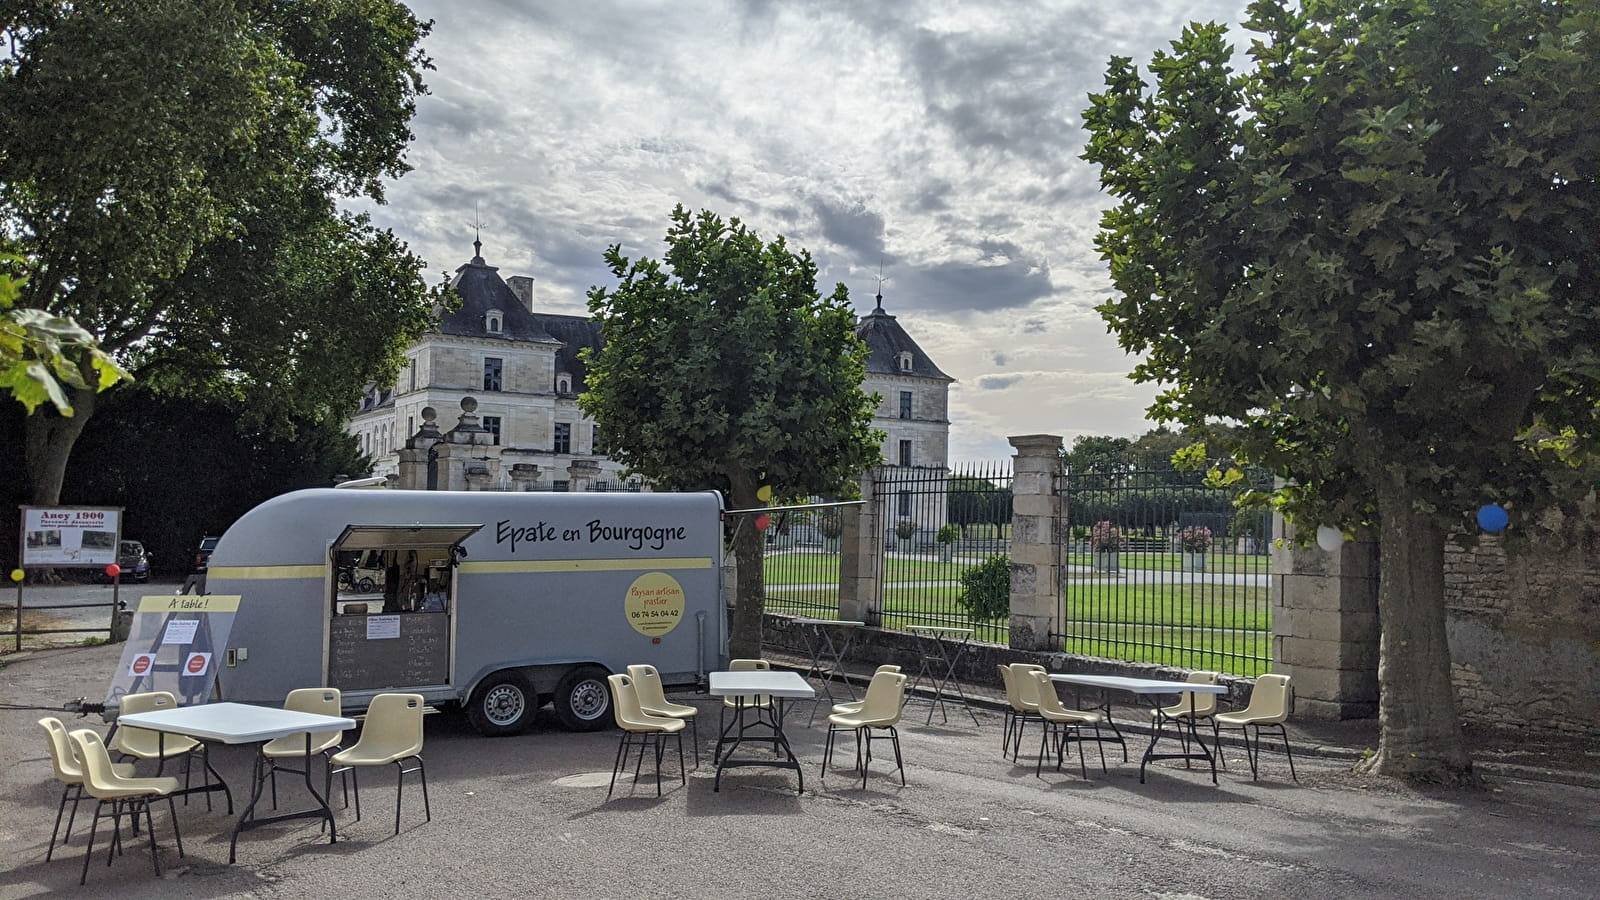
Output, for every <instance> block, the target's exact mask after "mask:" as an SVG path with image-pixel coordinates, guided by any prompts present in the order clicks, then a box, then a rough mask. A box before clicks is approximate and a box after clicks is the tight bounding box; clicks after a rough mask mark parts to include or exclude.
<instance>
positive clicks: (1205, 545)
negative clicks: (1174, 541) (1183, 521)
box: [1178, 525, 1211, 553]
mask: <svg viewBox="0 0 1600 900" xmlns="http://www.w3.org/2000/svg"><path fill="white" fill-rule="evenodd" d="M1178 541H1179V543H1181V544H1182V545H1183V552H1185V553H1204V552H1206V551H1207V550H1210V549H1211V529H1209V528H1207V527H1205V526H1204V525H1190V526H1189V527H1188V528H1185V529H1184V530H1182V531H1180V532H1178Z"/></svg>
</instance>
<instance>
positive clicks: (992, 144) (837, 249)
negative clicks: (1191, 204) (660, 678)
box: [359, 0, 1248, 463]
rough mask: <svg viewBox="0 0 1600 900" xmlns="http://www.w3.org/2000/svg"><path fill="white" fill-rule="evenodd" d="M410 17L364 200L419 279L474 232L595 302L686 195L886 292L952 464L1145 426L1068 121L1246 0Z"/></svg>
mask: <svg viewBox="0 0 1600 900" xmlns="http://www.w3.org/2000/svg"><path fill="white" fill-rule="evenodd" d="M409 5H410V6H411V7H412V9H413V11H414V12H415V13H416V15H417V16H418V17H419V18H423V19H433V20H434V27H433V32H432V34H431V35H430V36H429V37H428V38H427V39H426V40H425V42H424V44H423V48H424V50H425V52H426V53H427V54H428V55H429V56H430V57H431V58H432V60H433V65H434V67H435V69H434V71H431V72H427V73H426V76H425V77H426V81H427V84H428V88H429V92H430V93H429V94H428V95H427V96H424V97H422V98H420V99H419V101H418V105H417V116H416V118H415V120H414V121H413V123H412V129H413V131H414V132H415V135H416V139H415V141H414V142H413V144H412V145H411V148H410V149H409V151H408V154H407V161H408V163H409V164H410V165H411V166H412V171H411V172H410V173H408V174H406V175H405V176H404V177H403V178H401V179H399V180H398V181H395V182H392V183H390V184H389V185H388V186H387V187H386V200H387V202H386V204H384V205H381V206H374V205H370V204H368V205H362V206H360V207H359V208H360V209H361V210H362V211H366V212H369V213H371V214H372V216H373V219H374V222H375V223H376V224H377V225H379V226H380V227H384V228H389V229H392V230H393V231H394V232H395V234H396V235H397V236H398V237H400V238H401V239H402V240H404V241H405V242H406V243H407V244H408V245H409V246H410V248H411V250H412V251H413V252H414V253H416V254H418V255H419V256H421V257H422V258H423V259H424V260H426V261H427V268H428V274H429V280H430V281H437V280H438V278H439V277H440V274H441V273H445V272H453V271H454V270H455V268H456V267H457V266H459V265H461V264H462V263H464V262H466V261H467V260H468V259H469V258H470V257H471V256H472V241H473V237H474V232H475V224H476V226H477V231H478V232H479V233H480V234H481V239H482V241H483V255H484V258H485V260H486V261H487V262H488V263H489V264H490V265H494V266H498V267H499V268H500V274H501V276H502V277H509V276H512V275H530V276H533V277H534V279H535V305H536V308H538V309H539V311H541V312H551V313H565V314H571V315H586V314H587V309H586V306H585V296H586V294H587V292H588V290H589V288H590V287H591V286H594V285H602V286H606V287H610V286H612V285H614V284H615V279H614V278H613V277H612V275H611V273H610V272H609V270H607V269H606V268H605V265H604V262H603V260H602V254H603V253H604V252H605V249H606V248H607V247H608V246H610V245H612V244H621V246H622V253H623V255H624V256H627V257H629V258H637V257H639V256H649V257H652V258H659V257H660V255H661V253H662V250H663V248H664V245H663V243H662V238H663V237H664V235H665V233H666V228H667V224H668V214H669V213H670V212H671V210H672V208H673V206H674V205H676V204H679V203H682V204H684V205H685V206H686V207H688V208H690V209H691V210H699V209H710V210H712V211H713V212H715V213H717V214H718V215H721V216H723V217H724V218H730V217H736V218H738V219H740V220H741V221H743V222H744V223H745V224H746V225H748V226H749V227H750V228H752V229H753V230H754V231H755V232H757V233H758V234H759V235H761V237H762V238H764V239H767V240H771V239H773V238H775V237H777V236H778V235H783V236H784V237H785V238H786V240H787V241H788V242H789V244H790V245H791V246H793V247H801V248H804V249H806V250H809V251H810V252H811V254H812V256H813V258H814V259H815V260H816V262H817V265H818V268H819V276H818V282H819V286H820V288H821V290H822V292H823V293H824V294H826V293H829V292H830V291H831V290H832V288H833V285H834V284H835V283H842V284H844V285H845V286H846V287H847V288H848V289H849V291H850V297H851V300H852V302H853V303H854V305H855V307H856V310H857V312H858V313H862V314H865V313H867V312H869V311H870V310H871V309H872V308H873V306H874V302H875V301H874V295H875V294H876V293H877V292H878V291H879V290H880V277H881V290H882V293H883V305H884V309H885V311H887V312H889V313H890V314H892V315H894V316H896V317H897V319H898V320H899V322H900V324H901V325H902V326H904V327H905V329H906V330H907V332H908V333H910V334H911V336H912V337H913V338H914V339H915V340H916V341H917V343H918V344H919V345H920V346H921V347H922V349H923V350H924V351H926V352H927V353H928V354H929V356H930V357H932V359H933V360H934V361H935V363H937V364H938V366H939V367H940V368H941V369H943V370H944V372H945V373H946V374H948V375H950V376H951V377H952V378H954V379H956V381H955V383H954V384H953V385H951V388H950V421H951V429H950V458H951V461H952V462H957V463H959V462H971V461H991V460H1000V459H1004V458H1008V457H1010V456H1011V455H1012V452H1013V451H1012V448H1011V447H1010V445H1009V443H1008V442H1007V441H1006V437H1007V436H1008V435H1021V434H1057V435H1061V436H1062V437H1063V439H1064V440H1065V442H1066V443H1067V445H1068V446H1070V445H1071V443H1072V441H1073V439H1074V438H1075V437H1077V436H1079V435H1086V434H1087V435H1112V436H1118V437H1130V438H1131V437H1137V436H1138V435H1140V434H1143V433H1144V432H1145V431H1147V430H1149V429H1150V428H1151V427H1153V423H1151V422H1148V421H1146V419H1145V417H1144V411H1145V408H1146V407H1147V406H1148V405H1149V404H1150V402H1151V400H1152V399H1153V398H1154V396H1155V392H1156V388H1155V386H1153V385H1139V384H1135V383H1133V382H1132V381H1130V380H1129V379H1128V377H1127V375H1128V372H1130V371H1131V370H1132V368H1133V366H1134V364H1135V362H1136V360H1135V359H1134V358H1133V357H1131V356H1129V355H1127V354H1126V353H1125V352H1124V351H1123V350H1122V349H1121V348H1120V346H1119V345H1118V343H1117V340H1116V338H1115V337H1114V336H1113V335H1111V334H1109V333H1108V332H1107V329H1106V325H1105V323H1104V321H1103V320H1102V319H1101V318H1100V316H1099V314H1098V313H1096V312H1095V311H1094V307H1095V305H1096V304H1099V303H1101V302H1104V300H1105V299H1106V298H1107V297H1109V296H1110V295H1111V285H1110V279H1109V276H1108V275H1107V272H1106V266H1105V264H1104V263H1103V262H1102V261H1101V260H1100V258H1099V254H1098V253H1097V252H1096V250H1095V248H1094V235H1095V232H1096V230H1097V228H1098V223H1099V216H1100V213H1101V211H1102V210H1103V209H1104V208H1105V207H1106V206H1107V205H1109V203H1108V198H1107V197H1105V196H1104V195H1103V194H1102V193H1101V192H1100V190H1099V173H1098V171H1097V170H1096V169H1095V167H1093V166H1091V165H1089V164H1088V163H1086V162H1084V161H1083V160H1081V159H1079V158H1078V157H1079V154H1081V153H1082V152H1083V145H1084V140H1085V132H1084V131H1083V128H1082V121H1083V120H1082V112H1083V110H1084V108H1085V107H1086V106H1088V95H1089V93H1090V92H1093V91H1098V90H1101V89H1102V86H1103V79H1104V74H1105V69H1106V65H1107V63H1108V61H1109V59H1110V57H1111V56H1113V55H1121V56H1130V57H1132V58H1133V59H1134V60H1135V61H1136V62H1138V63H1140V64H1141V65H1142V64H1143V63H1145V62H1147V61H1148V60H1149V58H1150V55H1151V53H1153V52H1154V51H1155V50H1157V49H1163V48H1166V47H1167V45H1168V42H1170V41H1171V40H1173V39H1175V38H1177V37H1178V36H1179V34H1180V33H1181V31H1182V29H1183V26H1184V25H1185V24H1187V23H1188V22H1190V21H1217V22H1224V23H1236V22H1238V21H1240V20H1241V19H1242V18H1243V17H1244V9H1245V7H1246V5H1247V4H1246V2H1244V0H1233V2H1224V0H1191V2H1186V0H1121V2H1106V0H1024V2H1010V0H983V2H957V0H925V2H891V0H816V2H778V0H766V2H762V0H745V2H739V0H720V2H719V0H692V2H683V0H678V2H667V0H616V2H612V0H587V2H583V3H572V2H566V0H470V2H463V0H417V2H413V3H410V4H409ZM1234 35H1235V44H1236V46H1238V47H1239V48H1240V49H1241V51H1242V49H1243V47H1244V46H1246V45H1247V44H1248V36H1247V35H1244V34H1242V33H1241V32H1239V31H1238V30H1237V29H1235V32H1234ZM1241 56H1242V53H1241ZM1237 58H1238V57H1236V59H1237ZM1241 64H1242V62H1241Z"/></svg>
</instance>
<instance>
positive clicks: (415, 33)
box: [0, 0, 435, 503]
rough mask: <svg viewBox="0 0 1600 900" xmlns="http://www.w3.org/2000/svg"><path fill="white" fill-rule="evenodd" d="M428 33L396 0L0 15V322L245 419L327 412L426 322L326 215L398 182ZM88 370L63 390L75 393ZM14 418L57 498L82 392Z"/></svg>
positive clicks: (47, 497) (95, 6) (357, 232)
mask: <svg viewBox="0 0 1600 900" xmlns="http://www.w3.org/2000/svg"><path fill="white" fill-rule="evenodd" d="M427 30H428V26H427V25H426V24H424V23H421V22H418V21H417V20H416V19H415V18H414V17H413V16H412V15H411V13H410V11H409V10H407V9H406V7H405V6H404V5H403V4H401V3H399V2H396V0H327V2H320V3H293V2H288V0H221V2H212V3H201V4H196V3H191V2H183V0H146V2H142V3H120V2H112V0H87V2H78V0H74V2H66V0H31V2H16V3H9V4H6V5H5V6H4V8H3V10H0V37H3V39H4V41H5V45H4V50H3V51H0V53H3V55H0V119H3V120H4V121H5V122H6V123H7V127H6V129H4V130H3V131H0V238H3V239H4V240H5V242H6V243H7V244H8V245H10V246H12V247H14V248H16V249H17V251H18V252H19V254H20V256H21V257H22V263H21V266H20V269H21V271H20V272H19V273H18V274H21V275H23V276H25V277H26V278H27V281H26V283H25V284H24V285H23V287H22V289H21V293H20V295H19V299H18V305H19V307H20V308H24V309H33V310H39V311H42V312H43V313H45V314H47V315H51V316H67V317H71V318H72V319H74V320H76V321H77V322H78V323H79V324H80V325H82V326H83V328H84V329H86V330H87V331H88V332H89V333H90V334H91V335H92V336H93V337H94V338H95V339H96V340H98V341H99V343H100V346H101V347H102V348H103V349H104V350H105V351H106V352H107V353H109V354H111V355H112V356H113V357H114V358H116V359H117V360H118V361H119V362H121V363H123V364H124V365H126V366H127V367H128V368H129V369H130V370H131V371H133V372H134V373H135V374H136V375H137V376H138V377H139V378H140V380H141V381H142V382H145V383H147V384H148V385H149V386H151V387H152V388H153V389H155V390H157V391H160V392H164V393H170V394H183V395H187V396H193V397H216V398H222V399H226V400H231V401H241V402H243V404H244V405H243V407H242V409H243V410H244V414H245V416H246V417H252V422H253V423H254V424H262V423H265V422H273V423H274V424H275V425H276V427H279V428H288V429H292V428H294V427H296V424H297V422H299V421H303V420H311V421H317V420H321V419H323V418H328V417H333V416H342V414H343V412H344V411H345V410H346V409H348V408H349V407H350V406H351V405H352V404H353V403H354V401H355V399H356V398H357V397H358V396H359V392H360V390H361V388H362V386H363V385H364V384H366V383H367V382H369V381H378V382H384V381H387V380H388V379H390V378H392V376H393V373H394V372H395V371H396V370H397V368H398V363H399V357H400V352H401V350H402V349H403V347H404V346H405V345H406V343H408V342H409V341H410V340H411V339H412V338H413V337H414V336H415V335H417V334H420V332H421V331H422V330H423V329H425V328H426V327H427V324H428V322H429V321H430V316H431V304H432V302H433V301H434V299H435V298H434V297H432V296H430V292H429V291H428V290H427V288H426V285H425V284H424V283H423V281H422V279H421V268H422V264H421V261H420V260H418V259H416V258H415V257H413V256H412V255H411V254H409V253H408V252H406V250H405V248H404V246H403V245H401V244H400V243H399V242H398V241H397V240H396V239H395V238H394V237H393V236H392V235H391V234H389V233H387V232H382V231H379V230H377V229H375V228H373V227H372V226H371V224H370V223H369V222H368V221H367V220H366V219H365V218H364V217H362V216H358V215H352V214H348V213H342V212H340V211H339V210H338V209H337V208H336V206H335V202H336V201H337V200H338V199H339V198H343V197H353V196H366V197H369V198H372V199H377V200H381V199H382V187H381V184H382V179H384V178H390V177H396V176H398V175H400V174H402V173H404V172H405V171H406V169H407V166H406V164H405V162H404V160H403V157H402V154H403V150H404V147H405V145H406V143H407V142H408V141H409V140H410V137H411V134H410V131H409V128H408V122H409V120H410V118H411V116H412V114H413V113H414V111H415V98H416V96H417V95H418V94H419V93H421V92H422V91H423V90H424V87H423V84H422V81H421V77H420V73H421V71H422V70H423V69H425V68H427V67H428V61H427V59H426V58H425V57H424V56H423V55H422V54H421V52H420V51H419V50H418V49H417V43H418V41H420V40H421V38H422V37H423V36H424V35H425V34H426V33H427ZM88 374H89V373H87V372H85V373H84V376H85V377H84V378H83V379H81V380H82V381H84V382H88V381H90V379H89V378H88ZM69 399H70V400H71V405H72V406H73V407H74V408H75V410H76V412H77V415H75V416H74V417H72V418H71V419H65V418H63V417H61V416H57V415H55V414H54V413H45V414H41V415H39V416H35V417H33V418H31V419H30V420H29V422H28V429H29V440H28V444H27V450H26V455H27V465H26V470H27V474H28V476H29V479H30V481H31V482H32V496H33V499H34V501H35V502H43V503H49V502H55V501H56V500H57V498H58V495H59V487H60V482H61V478H62V474H63V472H64V470H65V465H66V457H67V454H68V453H69V452H70V449H71V447H72V444H73V442H74V441H75V440H76V438H77V436H78V434H79V433H80V431H81V429H82V428H83V426H84V420H85V419H86V418H87V417H88V415H90V414H91V413H92V412H93V408H94V402H93V401H94V394H93V392H92V391H87V390H86V389H85V388H82V387H79V386H77V385H69Z"/></svg>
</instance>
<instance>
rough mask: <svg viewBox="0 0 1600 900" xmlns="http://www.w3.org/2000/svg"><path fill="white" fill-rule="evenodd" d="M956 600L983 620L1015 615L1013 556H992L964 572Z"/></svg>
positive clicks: (975, 616) (963, 607) (973, 616)
mask: <svg viewBox="0 0 1600 900" xmlns="http://www.w3.org/2000/svg"><path fill="white" fill-rule="evenodd" d="M956 602H957V603H959V604H961V608H962V609H964V610H966V611H967V614H968V615H970V616H972V618H974V619H977V620H979V621H984V622H988V621H993V620H995V619H1003V618H1006V617H1008V616H1010V615H1011V557H1009V556H991V557H989V558H988V559H986V560H984V561H983V562H981V563H978V564H977V565H975V566H973V567H972V568H970V569H968V570H966V571H965V572H962V573H961V593H960V594H958V595H956Z"/></svg>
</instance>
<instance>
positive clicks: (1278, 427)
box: [1085, 0, 1600, 783]
mask: <svg viewBox="0 0 1600 900" xmlns="http://www.w3.org/2000/svg"><path fill="white" fill-rule="evenodd" d="M1247 27H1248V28H1249V29H1250V30H1252V31H1255V32H1258V33H1260V34H1261V35H1262V38H1261V39H1260V40H1257V41H1256V42H1254V43H1253V45H1252V47H1251V51H1250V56H1251V57H1252V58H1253V65H1252V66H1250V67H1249V68H1248V69H1247V70H1246V71H1244V72H1243V73H1241V74H1235V73H1234V72H1233V71H1232V70H1231V69H1230V55H1231V48H1230V47H1229V46H1228V44H1227V43H1226V41H1225V32H1224V30H1223V29H1222V28H1221V27H1219V26H1216V25H1203V26H1202V25H1191V26H1190V27H1189V28H1188V29H1186V30H1185V31H1184V32H1183V34H1182V36H1181V37H1180V38H1179V39H1178V40H1176V41H1174V42H1173V43H1172V52H1170V53H1161V54H1158V55H1157V56H1156V57H1155V58H1154V60H1153V61H1152V63H1151V65H1150V69H1149V70H1150V72H1151V74H1152V75H1153V79H1154V80H1153V83H1152V84H1149V85H1147V84H1146V83H1145V82H1144V81H1143V80H1142V79H1141V77H1140V75H1139V73H1138V72H1137V71H1136V69H1135V68H1134V67H1133V65H1132V64H1131V63H1130V61H1129V60H1127V59H1121V58H1118V59H1114V60H1113V61H1112V63H1111V65H1110V68H1109V71H1108V74H1107V79H1106V83H1107V89H1106V91H1105V92H1104V93H1102V94H1098V95H1095V96H1093V97H1092V101H1091V102H1092V106H1091V108H1090V109H1089V110H1088V112H1087V119H1086V125H1087V127H1088V129H1089V130H1090V132H1091V137H1090V141H1089V146H1088V150H1087V152H1086V153H1085V157H1086V158H1087V159H1089V160H1090V161H1092V162H1095V163H1098V164H1099V165H1100V167H1101V172H1102V175H1101V180H1102V182H1103V184H1104V185H1105V187H1106V189H1107V190H1108V191H1110V193H1111V194H1112V195H1113V196H1114V197H1116V198H1117V200H1118V203H1117V205H1116V206H1115V207H1114V208H1113V209H1111V210H1110V211H1108V212H1107V213H1106V214H1105V216H1104V219H1103V225H1102V230H1101V235H1100V238H1099V247H1100V250H1101V252H1102V254H1103V255H1104V257H1105V258H1106V259H1107V260H1108V261H1109V262H1110V266H1111V274H1112V278H1113V280H1114V282H1115V284H1116V287H1117V290H1118V295H1117V296H1116V297H1114V298H1112V299H1111V300H1109V301H1108V302H1106V303H1105V304H1104V305H1103V306H1102V307H1101V312H1102V314H1103V315H1104V317H1105V318H1106V320H1107V322H1109V323H1110V325H1111V327H1112V329H1113V330H1114V331H1115V332H1116V333H1117V334H1118V335H1119V337H1120V340H1121V342H1122V344H1123V346H1124V347H1126V348H1127V349H1130V350H1134V351H1138V352H1140V353H1142V354H1144V361H1143V362H1142V363H1141V364H1140V365H1139V367H1138V368H1137V370H1136V372H1135V377H1136V378H1138V379H1141V380H1145V381H1156V382H1162V383H1165V384H1167V385H1168V386H1169V387H1168V389H1167V390H1166V391H1165V392H1164V393H1162V394H1161V395H1160V396H1159V398H1158V400H1157V402H1156V405H1155V407H1154V409H1153V411H1154V413H1155V414H1156V415H1157V416H1158V417H1160V418H1163V419H1170V420H1177V421H1180V422H1184V423H1186V424H1190V425H1195V426H1197V427H1198V426H1203V425H1204V424H1205V423H1207V422H1212V421H1216V420H1218V419H1225V420H1232V421H1233V422H1236V423H1237V425H1238V427H1237V428H1235V429H1232V430H1231V431H1230V433H1229V435H1230V436H1229V440H1230V442H1231V443H1232V444H1233V445H1234V447H1235V448H1236V449H1237V450H1238V452H1239V453H1241V454H1242V455H1243V458H1247V459H1248V460H1250V461H1251V462H1255V463H1260V464H1264V465H1266V466H1269V467H1271V468H1272V469H1273V470H1275V471H1276V472H1278V473H1279V474H1280V475H1283V476H1287V477H1288V478H1290V479H1293V484H1294V485H1295V486H1294V487H1292V488H1291V489H1290V491H1289V492H1288V494H1287V495H1286V497H1285V498H1284V499H1285V500H1286V502H1287V504H1288V510H1289V511H1290V512H1291V513H1292V514H1296V515H1297V518H1298V519H1299V520H1300V521H1301V522H1305V523H1310V524H1318V523H1328V524H1336V525H1340V526H1342V527H1344V528H1346V529H1349V530H1360V529H1362V528H1371V529H1372V530H1373V531H1374V532H1375V534H1376V537H1377V538H1378V541H1379V547H1380V551H1379V552H1380V565H1381V567H1382V568H1381V580H1380V588H1379V618H1380V625H1381V629H1382V638H1381V644H1380V656H1381V660H1380V664H1379V673H1378V677H1379V682H1380V690H1381V699H1380V704H1379V718H1380V730H1381V740H1380V745H1379V749H1378V752H1377V754H1376V755H1375V756H1374V757H1373V758H1372V759H1371V760H1370V765H1369V767H1370V768H1371V769H1372V770H1375V771H1377V772H1380V773H1385V774H1394V775H1400V776H1405V777H1411V778H1415V779H1420V780H1431V781H1439V782H1447V783H1471V782H1473V781H1475V774H1474V772H1473V770H1472V765H1471V759H1470V757H1469V755H1468V753H1467V751H1466V749H1465V746H1464V742H1463V738H1462V733H1461V728H1460V723H1459V719H1458V714H1457V710H1456V704H1455V697H1454V692H1453V688H1452V684H1451V679H1450V658H1449V646H1448V643H1447V640H1446V633H1445V616H1444V603H1443V587H1444V585H1443V551H1444V543H1445V540H1446V539H1447V537H1449V536H1450V535H1451V534H1462V533H1468V534H1470V533H1471V531H1470V530H1471V528H1472V525H1471V522H1472V519H1471V516H1472V511H1473V510H1475V509H1476V508H1477V507H1478V506H1479V505H1480V504H1483V503H1487V502H1501V503H1505V504H1507V505H1508V506H1510V507H1511V509H1512V510H1513V529H1514V530H1515V529H1517V528H1520V527H1523V526H1525V525H1527V524H1528V523H1530V522H1531V521H1532V520H1533V517H1534V514H1535V513H1536V511H1538V510H1540V509H1541V508H1547V507H1548V506H1549V504H1551V503H1556V502H1560V501H1562V500H1565V501H1568V502H1572V501H1576V500H1578V499H1580V498H1582V497H1583V496H1584V495H1585V494H1587V493H1588V486H1589V485H1592V484H1593V481H1592V476H1591V475H1590V474H1589V473H1587V472H1585V471H1584V465H1585V463H1586V461H1587V460H1591V459H1593V455H1592V454H1593V450H1594V448H1595V439H1596V437H1597V436H1600V428H1597V424H1600V423H1597V421H1596V411H1597V409H1596V403H1595V398H1596V396H1600V358H1597V356H1596V348H1597V347H1600V305H1597V304H1596V303H1595V298H1596V296H1597V288H1600V242H1597V241H1596V238H1595V236H1596V234H1600V183H1597V175H1596V166H1597V161H1600V125H1597V123H1600V6H1597V5H1596V4H1594V3H1592V2H1582V3H1579V2H1559V0H1381V2H1380V0H1370V2H1362V0H1306V2H1305V3H1303V4H1302V5H1301V7H1300V8H1299V9H1291V8H1289V7H1288V6H1287V4H1285V3H1284V2H1282V0H1261V2H1257V3H1254V4H1253V5H1252V6H1251V8H1250V20H1249V22H1248V23H1247Z"/></svg>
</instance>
